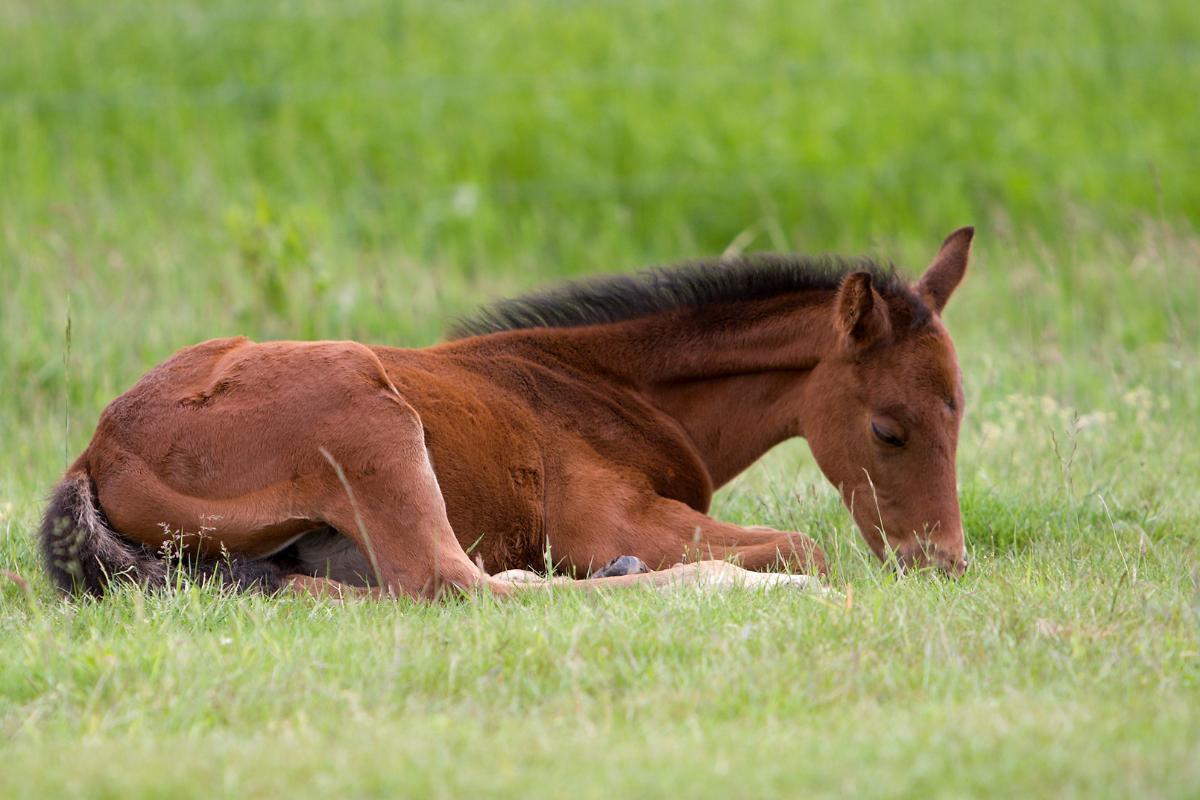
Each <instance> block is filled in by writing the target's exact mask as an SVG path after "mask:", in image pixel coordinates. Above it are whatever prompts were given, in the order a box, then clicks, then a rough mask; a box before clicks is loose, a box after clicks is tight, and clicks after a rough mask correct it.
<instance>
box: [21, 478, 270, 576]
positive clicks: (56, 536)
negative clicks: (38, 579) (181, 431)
mask: <svg viewBox="0 0 1200 800" xmlns="http://www.w3.org/2000/svg"><path fill="white" fill-rule="evenodd" d="M39 538H40V540H41V550H42V558H43V560H44V561H45V563H46V571H47V572H48V573H49V574H50V580H51V582H52V583H53V584H54V585H55V587H57V588H58V590H59V591H61V592H62V593H64V594H77V595H82V594H90V595H92V596H94V597H101V596H103V595H104V592H105V590H106V589H107V588H108V585H109V584H110V583H112V582H114V581H129V582H132V583H139V584H141V585H143V586H145V587H146V588H149V589H158V588H164V587H166V586H167V585H169V583H170V582H171V580H172V579H173V578H174V577H175V576H176V575H177V574H178V573H179V572H180V571H182V572H184V573H186V574H187V575H189V576H190V577H192V578H206V577H211V576H216V577H219V578H220V579H221V581H222V582H223V583H224V585H226V586H232V587H234V588H236V589H237V590H239V591H249V590H254V589H257V590H259V591H265V592H273V591H276V590H278V589H279V588H280V587H281V586H282V584H283V581H282V578H283V571H282V570H281V569H280V568H279V567H278V566H276V565H275V564H273V563H271V562H269V561H261V560H259V561H250V560H247V559H243V558H238V557H236V556H227V557H222V558H203V557H197V556H191V555H188V554H174V555H171V554H168V553H164V552H160V551H157V550H153V549H151V548H149V547H147V546H146V545H144V544H140V543H138V542H134V541H132V540H130V539H128V538H126V537H125V536H122V535H121V534H120V533H118V532H117V531H115V530H113V529H112V528H111V527H110V526H109V524H108V520H107V519H106V518H105V516H104V511H103V510H102V509H101V508H100V505H99V503H98V502H97V501H96V494H95V489H94V485H93V483H92V479H91V477H90V476H89V475H88V474H87V472H85V471H83V470H82V469H79V468H78V467H76V468H75V469H73V470H71V471H70V472H68V473H67V476H66V477H65V478H63V480H62V481H61V482H60V483H59V484H58V486H56V487H54V492H53V493H52V494H51V495H50V505H49V507H48V508H47V509H46V514H45V516H44V517H42V527H41V530H40V532H39Z"/></svg>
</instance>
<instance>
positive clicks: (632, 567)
mask: <svg viewBox="0 0 1200 800" xmlns="http://www.w3.org/2000/svg"><path fill="white" fill-rule="evenodd" d="M649 571H650V568H649V567H647V566H646V564H645V562H644V561H642V560H641V559H640V558H638V557H637V556H617V557H616V558H614V559H613V560H612V561H610V562H608V563H607V564H605V565H604V566H603V567H601V568H600V569H598V570H596V571H595V572H593V573H592V574H591V575H589V576H588V577H589V578H614V577H616V576H618V575H637V574H639V573H642V572H649Z"/></svg>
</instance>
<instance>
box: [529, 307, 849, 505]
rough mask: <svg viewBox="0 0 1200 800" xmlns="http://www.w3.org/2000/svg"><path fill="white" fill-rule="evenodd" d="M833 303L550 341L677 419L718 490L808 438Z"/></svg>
mask: <svg viewBox="0 0 1200 800" xmlns="http://www.w3.org/2000/svg"><path fill="white" fill-rule="evenodd" d="M833 296H834V295H833V293H832V292H829V291H824V292H822V291H810V292H804V293H797V294H789V295H787V296H783V297H776V298H772V299H769V300H758V301H747V302H740V303H728V304H723V305H722V306H720V307H709V308H704V309H698V310H690V309H688V310H677V311H672V312H668V313H663V314H657V315H653V316H649V317H643V318H639V319H633V320H627V321H624V322H617V323H610V324H606V325H596V326H590V327H585V328H567V329H556V330H554V331H553V333H552V335H546V334H549V332H548V331H547V332H546V334H543V337H544V339H543V342H544V343H546V344H549V343H551V342H553V343H554V351H555V356H556V357H559V358H564V359H565V360H568V361H570V362H571V363H572V366H574V367H576V368H579V369H583V370H586V371H588V372H593V373H595V374H596V375H597V376H598V377H600V378H602V379H606V380H611V381H614V382H615V383H618V384H620V385H622V386H623V387H624V388H626V389H628V390H632V391H634V392H636V393H637V394H639V395H640V396H642V397H643V398H644V399H645V400H646V401H647V402H649V403H650V404H651V405H653V406H655V407H656V408H658V409H659V410H661V411H662V412H663V413H664V414H666V415H668V416H670V417H672V418H673V419H674V420H676V421H677V422H678V424H679V425H680V427H681V428H682V429H683V430H684V431H685V432H686V433H687V435H688V437H689V438H690V439H691V443H692V444H693V446H694V447H695V449H696V452H697V455H698V456H699V457H700V459H701V460H702V461H703V463H704V464H705V466H706V467H707V469H708V472H709V476H710V478H711V480H712V485H713V486H714V487H718V486H720V485H722V484H724V483H726V482H727V481H729V480H730V479H731V478H733V477H734V476H735V475H737V474H738V473H740V472H741V471H742V470H744V469H745V468H746V467H748V466H750V464H752V463H753V462H754V461H756V460H758V458H760V457H761V456H762V455H763V454H764V453H766V452H767V451H768V450H770V449H771V448H772V447H774V446H775V445H777V444H779V443H780V442H782V441H784V440H785V439H789V438H792V437H794V436H799V435H803V419H802V406H803V401H802V399H801V398H802V394H803V390H804V384H805V382H806V381H807V379H808V376H809V374H810V372H811V371H812V369H813V368H814V367H816V365H817V364H818V363H819V362H820V360H821V358H822V357H823V356H824V355H825V354H826V353H827V352H829V350H830V348H831V347H832V346H833V344H834V342H835V338H834V336H833V326H832V324H831V316H830V315H831V314H832V310H831V304H832V300H833ZM531 332H532V331H531Z"/></svg>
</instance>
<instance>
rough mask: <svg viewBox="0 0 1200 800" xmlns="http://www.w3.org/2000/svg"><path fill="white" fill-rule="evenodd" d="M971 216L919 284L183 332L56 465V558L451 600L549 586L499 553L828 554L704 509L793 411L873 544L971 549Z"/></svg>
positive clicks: (713, 288) (67, 568)
mask: <svg viewBox="0 0 1200 800" xmlns="http://www.w3.org/2000/svg"><path fill="white" fill-rule="evenodd" d="M972 234H973V231H972V229H971V228H963V229H961V230H958V231H955V232H954V233H953V234H951V235H950V236H949V238H947V239H946V241H945V243H944V244H943V245H942V247H941V249H940V251H939V252H938V254H937V256H936V257H935V258H934V260H933V262H932V263H931V264H930V266H929V267H928V269H927V270H926V272H925V274H924V276H923V277H922V278H921V279H920V280H919V281H918V282H917V283H916V284H915V285H911V286H910V285H909V284H907V283H906V282H904V281H903V280H901V279H900V278H898V277H897V276H896V275H895V274H894V273H892V272H891V271H890V270H885V269H883V268H881V267H879V266H878V265H876V264H875V263H873V262H871V261H867V260H856V261H851V260H841V259H834V258H821V259H813V258H803V257H784V256H758V257H751V258H738V259H727V260H723V261H719V262H713V263H702V264H694V265H690V266H684V267H679V268H674V269H666V270H658V271H653V272H649V273H645V274H643V275H641V276H637V277H616V278H609V279H603V280H599V281H594V282H589V283H581V284H570V285H567V286H566V287H563V288H561V289H558V290H554V291H551V292H549V293H545V294H541V295H534V296H531V297H527V298H523V299H520V300H515V301H508V302H506V303H501V304H499V305H497V306H495V307H493V308H492V309H491V310H490V311H488V312H486V313H485V314H484V315H483V316H481V317H480V318H478V319H476V320H474V321H472V322H468V323H466V324H465V325H464V326H463V327H462V329H461V330H460V335H459V336H458V337H457V338H453V339H451V340H450V341H447V342H445V343H442V344H439V345H436V346H434V347H430V348H427V349H420V350H410V349H400V348H392V347H369V346H366V345H362V344H358V343H355V342H265V343H255V342H251V341H249V340H247V339H244V338H235V339H218V340H213V341H208V342H204V343H201V344H198V345H195V346H192V347H187V348H184V349H183V350H181V351H179V352H178V353H176V354H175V355H174V356H172V357H171V358H170V359H168V360H167V361H166V362H164V363H163V364H161V365H159V366H158V367H155V368H154V369H153V370H151V371H150V372H149V373H147V374H146V375H145V376H144V377H143V378H142V379H141V380H140V381H138V383H137V384H136V385H134V387H133V388H132V389H130V390H129V391H128V392H126V393H125V394H123V395H121V396H120V397H118V398H117V399H116V400H114V401H113V402H112V403H111V404H110V405H109V406H108V408H106V409H105V411H104V413H103V414H102V415H101V417H100V422H99V425H98V426H97V428H96V432H95V434H94V436H93V438H92V440H91V443H90V444H89V445H88V447H87V449H86V450H85V451H84V452H83V454H82V455H80V456H79V458H78V459H77V460H76V461H75V463H74V464H73V465H72V466H71V467H70V469H69V470H68V472H67V475H66V477H65V478H64V479H63V481H62V482H61V483H60V484H59V485H58V487H57V488H56V490H55V493H54V496H53V498H52V501H51V504H50V507H49V509H48V510H47V512H46V516H45V520H44V522H43V525H42V531H41V537H42V545H43V552H44V554H45V557H46V562H47V566H48V569H49V572H50V575H51V577H52V579H53V580H54V582H55V583H56V584H57V585H58V586H59V587H60V588H61V589H63V590H64V591H86V592H90V593H92V594H96V595H100V594H103V592H104V589H105V587H106V585H107V584H108V583H109V582H110V581H112V580H116V579H120V578H126V579H131V580H137V581H141V582H143V583H146V584H149V585H154V584H161V583H162V582H163V581H164V580H166V579H167V575H168V572H169V569H170V565H171V564H172V563H181V562H182V563H185V564H186V565H188V566H190V567H191V568H192V569H197V570H208V571H219V572H222V573H224V576H225V578H226V579H228V580H232V581H233V582H234V583H236V584H239V585H241V586H250V585H257V586H258V587H259V588H264V589H274V588H278V587H280V586H284V585H291V586H293V587H295V588H299V589H304V590H308V591H317V592H322V591H341V590H342V587H343V586H345V585H350V586H357V587H364V588H367V587H374V591H376V592H378V593H403V594H407V595H410V596H414V597H420V598H431V597H435V596H437V595H438V594H439V593H441V592H442V591H443V590H445V589H446V588H449V587H454V588H456V589H473V588H481V587H487V588H490V589H492V590H493V591H495V592H497V593H500V594H509V593H511V592H513V591H516V590H517V588H518V587H523V586H525V585H526V584H517V583H512V582H510V581H507V580H500V579H497V578H496V577H494V576H493V575H491V573H497V572H500V571H503V570H509V569H513V568H537V567H544V566H545V565H546V563H547V558H549V560H550V562H551V563H552V564H553V566H554V567H555V568H556V569H558V570H560V571H563V572H565V573H567V574H569V575H587V574H589V573H590V572H591V571H592V570H593V569H594V568H595V567H598V566H600V565H603V564H605V563H606V562H609V561H610V560H612V559H614V558H615V557H617V556H622V555H631V556H636V557H637V559H640V560H641V561H642V562H644V564H645V565H646V566H648V567H649V569H650V570H652V571H651V572H649V573H645V574H627V575H621V576H619V577H603V578H592V579H589V580H580V581H575V582H574V583H573V585H578V586H583V587H593V586H609V585H624V584H631V583H652V584H659V585H661V584H664V583H669V582H673V581H675V580H679V579H681V578H683V577H685V576H687V575H692V574H699V573H703V572H704V571H705V570H707V571H708V572H709V573H711V574H721V575H725V574H728V573H729V567H728V565H725V564H719V563H717V564H713V563H708V564H707V565H706V564H703V563H696V562H701V561H709V562H722V561H729V562H733V563H734V564H737V565H739V566H740V567H741V568H744V569H746V570H754V571H795V572H802V573H809V574H814V573H815V574H819V573H822V572H823V571H824V569H825V562H824V556H823V554H822V553H821V551H820V549H819V548H818V547H817V545H816V544H815V543H814V542H813V541H812V539H810V538H809V537H808V536H806V535H804V534H802V533H795V532H781V531H775V530H771V529H765V528H759V527H743V526H738V525H731V524H728V523H724V522H720V521H718V520H715V519H713V518H711V517H709V516H708V515H707V514H706V513H705V512H706V511H707V509H708V507H709V503H710V500H711V498H712V493H713V490H714V489H715V488H717V487H719V486H721V485H722V484H724V483H726V482H727V481H729V480H730V479H731V478H733V477H734V476H735V475H737V474H738V473H739V472H741V471H742V470H744V469H745V468H746V467H747V466H749V465H750V464H751V463H753V462H754V461H755V460H756V459H758V458H759V457H760V456H761V455H762V454H763V453H765V452H766V451H767V450H769V449H770V448H771V447H773V446H775V445H776V444H778V443H779V442H782V441H784V440H785V439H789V438H791V437H795V436H802V437H804V438H805V439H807V440H808V443H809V446H810V447H811V449H812V453H813V455H814V457H815V458H816V461H817V463H818V464H819V466H820V468H821V469H822V471H823V472H824V473H825V475H826V477H828V478H829V480H830V481H831V482H832V483H833V484H834V485H835V486H837V487H838V488H839V490H840V491H841V494H842V498H843V500H844V501H845V503H846V505H847V507H848V508H849V509H850V511H851V513H852V515H853V517H854V520H855V522H856V523H857V524H858V527H859V529H860V531H861V532H862V535H863V537H864V539H865V540H866V542H867V544H868V545H869V546H870V547H871V549H872V551H874V553H875V554H876V555H877V556H878V557H880V558H881V559H887V558H888V557H889V555H894V557H895V558H896V559H897V560H898V562H899V563H900V564H901V565H905V566H917V565H923V564H933V565H936V566H939V567H941V568H943V569H945V570H948V571H949V572H951V573H954V574H958V573H961V572H962V571H963V569H965V568H966V557H965V549H964V541H963V529H962V524H961V521H960V517H959V507H958V497H957V491H956V482H955V449H956V444H957V438H958V428H959V421H960V419H961V415H962V408H963V392H962V379H961V374H960V372H959V368H958V364H957V361H956V359H955V353H954V347H953V345H952V343H951V340H950V336H949V334H948V333H947V332H946V329H945V328H944V327H943V325H942V323H941V320H940V313H941V311H942V308H943V307H944V306H945V304H946V301H947V299H948V298H949V297H950V294H951V293H952V292H953V291H954V289H955V287H956V286H957V285H958V283H959V281H960V280H961V279H962V277H963V274H964V272H965V270H966V266H967V258H968V254H969V250H970V243H971V238H972ZM167 551H172V552H167ZM680 564H682V566H681V565H680ZM673 565H675V566H673ZM535 585H536V584H535Z"/></svg>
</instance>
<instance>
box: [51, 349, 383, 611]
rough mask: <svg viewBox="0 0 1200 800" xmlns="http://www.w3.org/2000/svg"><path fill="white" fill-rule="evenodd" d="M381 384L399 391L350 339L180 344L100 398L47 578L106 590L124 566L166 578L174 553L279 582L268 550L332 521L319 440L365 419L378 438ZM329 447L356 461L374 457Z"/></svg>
mask: <svg viewBox="0 0 1200 800" xmlns="http://www.w3.org/2000/svg"><path fill="white" fill-rule="evenodd" d="M380 395H385V396H386V397H385V398H384V399H385V400H390V402H391V403H393V404H394V403H396V402H397V401H398V396H396V395H395V389H394V388H393V387H392V386H391V383H390V381H388V379H387V376H386V373H385V372H384V371H383V368H382V365H380V364H379V361H378V359H377V358H376V357H375V355H374V354H373V353H372V352H371V351H370V350H369V349H368V348H366V347H364V346H362V345H358V344H355V343H349V342H315V343H298V342H271V343H266V344H255V343H252V342H249V341H248V340H246V339H222V340H214V341H211V342H205V343H202V344H199V345H196V346H195V347H189V348H185V349H184V350H181V351H179V352H178V353H176V354H175V355H174V356H172V357H171V358H170V359H168V360H167V361H166V362H164V363H163V364H161V365H159V366H158V367H156V368H155V369H153V370H151V371H150V372H149V373H147V374H146V376H145V377H143V378H142V379H141V380H140V381H138V383H137V384H136V385H135V386H134V387H133V388H131V389H130V390H129V391H128V392H126V393H125V394H123V395H122V396H120V397H118V398H117V399H116V400H114V401H113V402H112V403H111V404H110V405H109V407H108V408H107V409H105V411H104V413H103V415H102V416H101V419H100V424H99V425H98V427H97V430H96V433H95V435H94V437H93V439H92V441H91V443H90V444H89V446H88V448H87V450H86V451H84V453H83V454H82V455H81V456H80V458H79V459H78V460H77V461H76V463H75V464H74V465H73V466H72V468H71V470H70V471H69V472H68V474H67V476H66V477H65V478H64V480H63V481H62V482H61V483H60V484H59V485H58V487H56V489H55V491H54V493H53V496H52V499H51V502H50V505H49V508H48V509H47V512H46V515H45V518H44V520H43V524H42V529H41V541H42V550H43V554H44V556H45V558H46V561H47V565H48V568H49V570H50V574H51V576H52V579H53V580H54V582H55V584H56V585H57V586H58V587H59V588H60V589H62V590H64V591H86V592H89V593H92V594H97V595H99V594H102V593H103V591H104V588H105V586H106V585H107V584H108V582H109V581H110V580H112V579H116V578H127V579H132V580H135V581H137V582H140V583H144V584H146V585H150V586H154V585H161V584H162V583H163V582H164V581H165V580H167V577H168V573H169V572H170V570H169V559H168V560H164V554H167V555H171V554H173V556H172V557H173V558H174V563H178V564H182V565H184V566H186V567H187V568H188V569H189V570H191V571H198V572H200V573H201V574H211V573H218V574H221V575H222V576H223V578H224V579H225V580H226V581H227V582H231V583H233V584H235V585H238V586H240V587H242V588H247V587H249V586H252V585H253V586H258V587H260V588H264V589H273V588H275V587H277V586H278V585H279V579H280V577H281V573H280V567H279V565H278V564H277V563H274V562H271V563H268V561H267V560H266V559H267V558H268V557H270V556H273V555H275V554H277V553H279V552H280V551H281V550H283V549H285V548H288V547H289V546H290V545H292V544H293V543H295V542H296V541H297V540H298V539H300V538H302V537H303V536H304V535H305V534H306V533H309V532H312V531H314V530H316V529H320V528H321V527H322V525H323V522H322V520H321V515H320V502H321V499H322V498H324V497H328V496H329V493H330V483H331V481H335V480H336V479H334V478H333V470H332V469H331V467H330V465H329V463H328V462H327V461H326V460H325V458H324V456H323V455H322V449H323V448H324V447H325V446H326V444H327V443H329V442H331V441H345V440H347V438H352V439H353V438H356V437H354V436H350V437H348V436H347V433H348V431H354V430H355V429H356V428H358V429H362V430H361V431H360V436H359V437H357V438H360V439H362V440H364V441H369V439H370V436H369V428H370V426H371V424H372V422H371V420H372V415H371V414H370V413H369V411H370V409H369V408H368V406H370V404H371V403H378V402H380ZM329 447H330V449H332V450H338V448H336V447H334V446H333V445H329ZM368 449H369V448H368ZM325 452H326V453H328V452H329V451H328V450H326V451H325ZM334 456H336V457H337V458H339V459H341V460H344V461H345V462H346V469H347V470H348V471H357V470H362V469H365V468H369V466H368V465H369V461H370V457H371V456H370V453H360V452H345V451H344V449H343V450H339V451H338V452H336V453H335V454H334Z"/></svg>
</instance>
